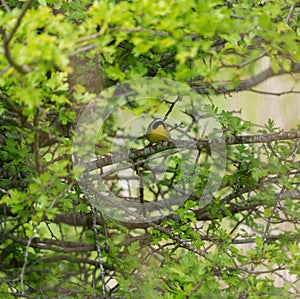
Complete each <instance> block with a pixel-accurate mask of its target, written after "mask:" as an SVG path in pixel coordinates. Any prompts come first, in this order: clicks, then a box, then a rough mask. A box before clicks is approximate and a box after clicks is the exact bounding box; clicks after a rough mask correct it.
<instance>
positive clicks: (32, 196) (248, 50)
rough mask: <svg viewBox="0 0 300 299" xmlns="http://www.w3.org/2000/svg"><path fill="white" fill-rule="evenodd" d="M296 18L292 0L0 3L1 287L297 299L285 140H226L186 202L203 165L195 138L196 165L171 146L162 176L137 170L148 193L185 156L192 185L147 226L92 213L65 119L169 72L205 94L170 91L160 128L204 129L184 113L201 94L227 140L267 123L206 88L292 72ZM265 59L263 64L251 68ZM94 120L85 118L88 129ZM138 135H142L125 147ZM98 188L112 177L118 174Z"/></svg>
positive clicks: (293, 177)
mask: <svg viewBox="0 0 300 299" xmlns="http://www.w3.org/2000/svg"><path fill="white" fill-rule="evenodd" d="M27 4H30V5H28V7H27V9H25V8H26V5H27ZM299 24H300V22H299V5H298V4H296V3H295V1H290V0H285V1H283V0H279V1H249V0H247V1H246V0H244V1H243V0H241V1H230V0H228V1H221V0H213V1H205V0H201V1H198V0H194V1H166V0H161V1H150V0H143V1H139V0H134V1H109V0H103V1H102V0H101V1H87V0H84V1H79V0H76V1H71V2H70V1H64V0H63V1H59V0H49V1H45V0H38V1H30V0H29V1H27V2H24V1H15V0H7V1H1V7H0V34H1V41H0V165H1V166H0V194H1V199H0V215H1V217H0V219H1V220H0V294H1V295H2V296H3V298H15V297H26V298H38V297H41V298H57V297H65V298H86V297H87V296H94V297H97V296H98V297H99V298H100V296H101V298H133V297H134V298H238V297H239V298H251V299H253V298H262V297H263V298H270V299H274V298H296V297H297V296H298V297H299V293H300V291H299V282H297V281H298V280H299V274H300V255H299V248H298V240H299V216H300V213H299V210H300V203H299V142H298V141H297V140H296V141H295V140H286V141H276V140H274V141H271V142H269V143H264V144H236V145H230V146H228V147H227V165H226V172H225V175H224V177H223V180H222V183H221V186H220V188H219V190H218V192H216V194H213V201H211V202H200V203H199V198H200V197H201V195H202V192H203V189H204V188H205V185H206V183H207V179H208V177H209V175H210V171H211V169H210V167H211V160H210V153H209V150H208V149H203V151H202V152H201V159H200V158H199V163H198V160H196V158H195V157H193V156H191V155H190V156H185V155H181V156H179V155H178V156H175V155H173V156H172V157H169V158H168V160H167V162H168V163H169V164H168V165H169V169H168V171H169V174H168V175H167V176H165V177H164V179H163V180H162V181H161V184H153V185H151V184H150V192H152V193H153V194H155V196H153V200H159V199H161V198H163V197H164V195H165V193H167V192H168V191H169V190H173V189H174V186H175V185H176V183H177V182H178V181H179V180H180V175H181V171H182V170H180V169H179V166H178V165H179V164H180V163H181V162H182V161H183V160H188V159H191V160H193V163H194V162H195V161H196V162H197V163H195V165H198V164H199V171H198V172H196V173H197V176H198V177H197V183H196V188H195V189H196V190H195V192H194V193H193V194H191V196H190V198H189V199H188V200H187V201H186V202H185V204H184V205H182V206H180V207H179V208H178V209H177V210H176V211H174V213H172V215H170V217H169V218H167V219H165V220H164V221H163V222H161V223H159V222H158V223H155V225H154V224H153V223H146V224H139V223H138V224H136V223H129V224H128V223H122V224H120V223H116V222H113V221H112V220H111V219H105V218H104V217H103V216H102V215H98V214H97V216H95V215H92V213H91V206H90V203H89V201H88V200H87V198H85V194H84V193H83V192H82V190H80V188H79V186H78V185H77V182H76V180H75V178H74V175H73V169H72V159H71V154H72V138H73V131H74V128H75V125H76V121H77V120H78V117H79V116H80V113H81V110H82V109H84V108H85V105H86V103H89V102H90V101H91V100H92V99H93V98H94V97H95V96H96V95H95V93H98V92H100V91H101V90H102V88H103V86H105V87H108V86H111V85H113V84H115V83H117V82H122V81H125V80H127V79H133V78H139V77H146V76H148V77H158V78H170V79H176V80H179V81H182V82H184V83H185V84H187V85H190V86H191V87H194V88H195V90H197V92H199V93H202V94H205V95H210V98H209V99H210V101H211V105H207V106H205V108H203V107H202V105H201V103H197V102H196V101H195V102H191V103H189V106H188V105H185V104H184V105H183V104H182V103H180V104H182V105H181V107H180V109H178V110H180V112H178V115H179V113H181V114H180V115H181V117H182V122H181V123H176V124H172V126H173V127H172V129H173V130H172V134H174V133H175V132H177V133H178V132H179V133H180V134H181V136H183V138H185V139H188V140H190V139H193V138H195V139H199V138H200V139H201V138H203V137H204V138H206V136H202V135H201V129H202V128H200V126H198V125H197V123H196V120H197V119H199V118H201V115H199V110H201V109H202V108H203V109H204V110H205V111H203V112H206V113H207V114H208V115H209V116H211V117H215V118H216V119H217V120H218V121H219V123H220V124H221V126H222V130H224V136H225V137H228V138H230V137H238V136H240V135H245V134H249V133H260V134H268V133H271V132H278V131H280V129H279V128H276V126H275V124H274V123H273V122H272V121H271V120H270V121H269V122H268V123H267V124H266V126H265V128H264V129H263V130H260V131H258V132H257V128H256V126H255V125H254V124H251V123H250V122H248V121H245V120H242V119H241V118H240V117H239V116H238V115H237V114H236V113H233V112H228V111H222V110H219V109H218V107H216V106H215V105H214V104H213V97H212V96H213V95H215V94H223V93H224V94H230V92H232V91H241V90H251V88H252V87H253V86H254V85H256V84H258V83H260V82H262V81H263V80H265V79H267V78H268V77H270V76H272V75H276V74H284V73H293V72H299V71H300V67H299V63H300V51H299V33H300V31H299V30H300V29H299ZM265 61H269V62H270V69H268V71H267V72H262V73H260V69H261V65H262V63H263V62H265ZM256 75H258V76H256ZM247 79H248V80H247ZM254 79H255V80H254ZM140 88H141V89H146V88H147V87H146V86H141V87H140ZM172 96H173V95H171V96H170V97H169V98H168V96H166V97H165V99H163V100H164V101H163V103H162V101H161V99H157V98H156V95H153V98H151V99H146V100H144V99H142V100H140V101H139V102H138V103H136V104H132V103H128V104H126V105H125V106H123V107H122V109H121V110H122V113H124V115H126V113H127V112H128V111H130V112H131V113H132V114H133V115H135V116H141V115H143V117H144V116H145V115H147V116H149V115H150V116H152V115H154V114H156V113H157V112H160V113H161V114H164V115H167V114H168V113H169V112H171V110H172V108H170V107H172V103H173V102H172V101H171V100H173V98H172ZM170 99H171V100H170ZM178 103H179V102H178ZM114 104H115V102H114V101H113V97H112V95H111V96H110V95H108V96H106V98H105V97H103V102H102V103H101V105H102V106H101V109H103V111H104V112H106V111H107V113H108V112H109V111H110V109H111V107H113V106H114ZM174 110H176V109H175V108H174ZM201 111H202V110H201ZM121 122H122V120H121V119H120V120H118V119H116V117H110V118H108V119H106V120H105V123H104V125H103V127H102V128H101V131H100V132H99V134H98V137H97V138H98V139H97V144H96V149H95V151H96V152H97V154H98V156H99V157H107V156H105V154H106V155H107V154H109V153H110V151H111V144H112V139H113V138H114V137H115V135H116V132H118V130H120V128H119V126H120V123H121ZM187 128H189V129H187ZM94 129H95V128H94V125H92V126H90V127H89V128H87V130H86V132H84V133H85V135H86V138H87V139H88V138H89V132H90V131H89V130H94ZM185 130H186V131H185ZM214 133H215V132H214ZM217 133H218V132H216V134H217ZM122 134H123V135H124V138H127V137H128V140H129V141H130V140H132V139H133V138H136V137H137V136H132V135H130V134H131V132H130V133H127V132H126V131H125V130H124V131H122ZM87 139H86V140H87ZM140 145H141V146H145V142H144V141H142V142H140V141H136V144H134V145H133V146H132V148H133V149H139V148H140ZM199 153H200V151H199ZM197 154H198V153H195V156H197ZM143 159H144V158H143ZM193 165H194V164H193ZM140 166H141V169H142V168H143V167H145V168H146V167H147V166H148V165H147V163H145V164H144V165H140ZM134 170H135V171H136V169H134ZM184 170H187V169H184ZM145 173H146V174H151V168H149V167H148V169H146V171H145ZM109 179H111V180H113V179H114V177H113V176H111V177H110V178H109ZM193 179H194V178H193V177H191V178H188V179H187V180H186V181H184V182H182V184H183V185H184V184H186V185H189V184H191V180H193ZM111 186H112V189H114V191H116V190H118V191H119V190H121V187H120V185H119V182H118V181H117V182H116V184H115V185H113V183H112V184H111ZM175 187H176V186H175ZM151 188H152V189H151ZM150 192H149V193H150ZM120 200H122V198H120ZM126 200H127V199H126ZM128 200H131V198H129V199H128ZM100 212H101V211H100ZM95 223H96V224H95ZM124 226H126V227H127V228H125V227H124ZM94 233H96V234H97V235H98V238H99V240H100V241H98V240H97V238H96V239H95V234H94ZM95 243H96V245H99V247H97V246H95ZM99 248H100V253H101V256H100V255H99ZM101 266H102V268H103V269H102V268H101ZM291 275H293V276H291ZM103 277H104V278H103ZM276 279H278V280H276ZM278 281H279V282H278ZM294 281H295V283H294ZM103 290H104V291H103Z"/></svg>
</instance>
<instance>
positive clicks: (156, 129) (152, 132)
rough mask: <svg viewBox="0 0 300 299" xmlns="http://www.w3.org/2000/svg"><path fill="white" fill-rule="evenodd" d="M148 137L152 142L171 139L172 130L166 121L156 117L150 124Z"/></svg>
mask: <svg viewBox="0 0 300 299" xmlns="http://www.w3.org/2000/svg"><path fill="white" fill-rule="evenodd" d="M146 138H147V139H148V140H149V141H150V143H159V142H164V141H168V140H169V139H170V132H169V130H168V128H167V125H166V123H165V122H164V121H163V120H162V119H160V118H157V119H155V120H154V121H153V122H151V123H150V125H149V126H148V129H147V133H146Z"/></svg>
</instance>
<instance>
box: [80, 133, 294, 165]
mask: <svg viewBox="0 0 300 299" xmlns="http://www.w3.org/2000/svg"><path fill="white" fill-rule="evenodd" d="M293 139H300V130H294V131H288V132H276V133H269V134H257V135H241V136H230V137H225V138H215V139H212V140H208V139H203V140H197V141H193V140H191V141H189V140H188V141H187V140H176V141H175V140H170V141H168V142H164V143H160V144H155V145H152V146H149V147H146V148H143V149H140V150H134V151H131V153H130V154H129V159H130V160H132V161H136V160H139V159H143V158H146V157H148V156H150V155H153V154H156V153H159V152H162V151H165V150H170V149H185V148H193V147H197V148H198V149H200V150H201V149H202V148H212V147H213V146H216V145H218V144H226V145H227V146H228V145H236V144H252V143H269V142H272V141H280V140H293ZM126 159H128V155H127V154H124V153H112V154H109V155H104V156H101V157H100V158H99V159H97V160H96V161H93V162H91V163H87V164H85V167H86V170H87V171H92V170H95V169H97V168H102V167H104V166H108V165H111V164H113V163H119V162H121V161H124V160H126Z"/></svg>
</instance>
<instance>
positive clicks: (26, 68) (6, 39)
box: [1, 0, 33, 74]
mask: <svg viewBox="0 0 300 299" xmlns="http://www.w3.org/2000/svg"><path fill="white" fill-rule="evenodd" d="M32 2H33V0H28V1H27V2H25V3H24V5H23V7H22V10H21V13H20V15H19V16H18V18H17V21H16V24H15V26H14V27H13V29H12V30H11V32H10V34H9V35H6V34H5V32H4V30H1V31H2V32H1V33H2V36H3V42H4V51H5V57H6V59H7V60H8V62H9V63H10V65H12V66H13V67H14V68H15V69H16V70H17V71H18V72H20V73H22V74H27V73H29V72H30V71H31V69H30V67H29V66H28V65H23V66H21V65H19V64H18V63H16V62H15V60H14V59H13V58H12V56H11V52H10V48H9V44H10V42H11V40H12V38H13V36H14V34H15V33H16V31H17V30H18V28H19V27H20V25H21V21H22V19H23V17H24V16H25V13H26V11H27V10H28V9H29V7H30V5H31V3H32Z"/></svg>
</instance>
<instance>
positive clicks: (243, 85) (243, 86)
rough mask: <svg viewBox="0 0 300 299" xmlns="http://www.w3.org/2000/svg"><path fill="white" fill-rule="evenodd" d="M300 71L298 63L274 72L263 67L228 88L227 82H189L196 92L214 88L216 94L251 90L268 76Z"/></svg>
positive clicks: (204, 92) (204, 91) (205, 92)
mask: <svg viewBox="0 0 300 299" xmlns="http://www.w3.org/2000/svg"><path fill="white" fill-rule="evenodd" d="M299 72H300V64H299V63H293V64H292V66H291V70H290V71H287V70H285V69H280V70H279V71H278V72H275V71H274V70H273V69H272V67H269V68H267V69H265V70H264V71H262V72H260V73H259V74H257V75H255V76H252V77H250V78H248V79H245V80H242V81H241V82H240V83H239V84H237V85H236V86H235V87H233V88H229V87H228V84H227V83H226V84H220V85H219V86H217V87H213V86H211V85H210V84H207V83H204V82H202V81H201V82H191V83H190V86H191V87H192V88H193V89H195V90H196V91H197V92H198V93H203V94H208V93H209V90H214V92H215V93H216V94H224V93H229V92H238V91H243V90H251V88H252V87H254V86H257V85H258V84H260V83H262V82H263V81H265V80H267V79H268V78H271V77H274V76H279V75H284V74H291V73H299Z"/></svg>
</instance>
